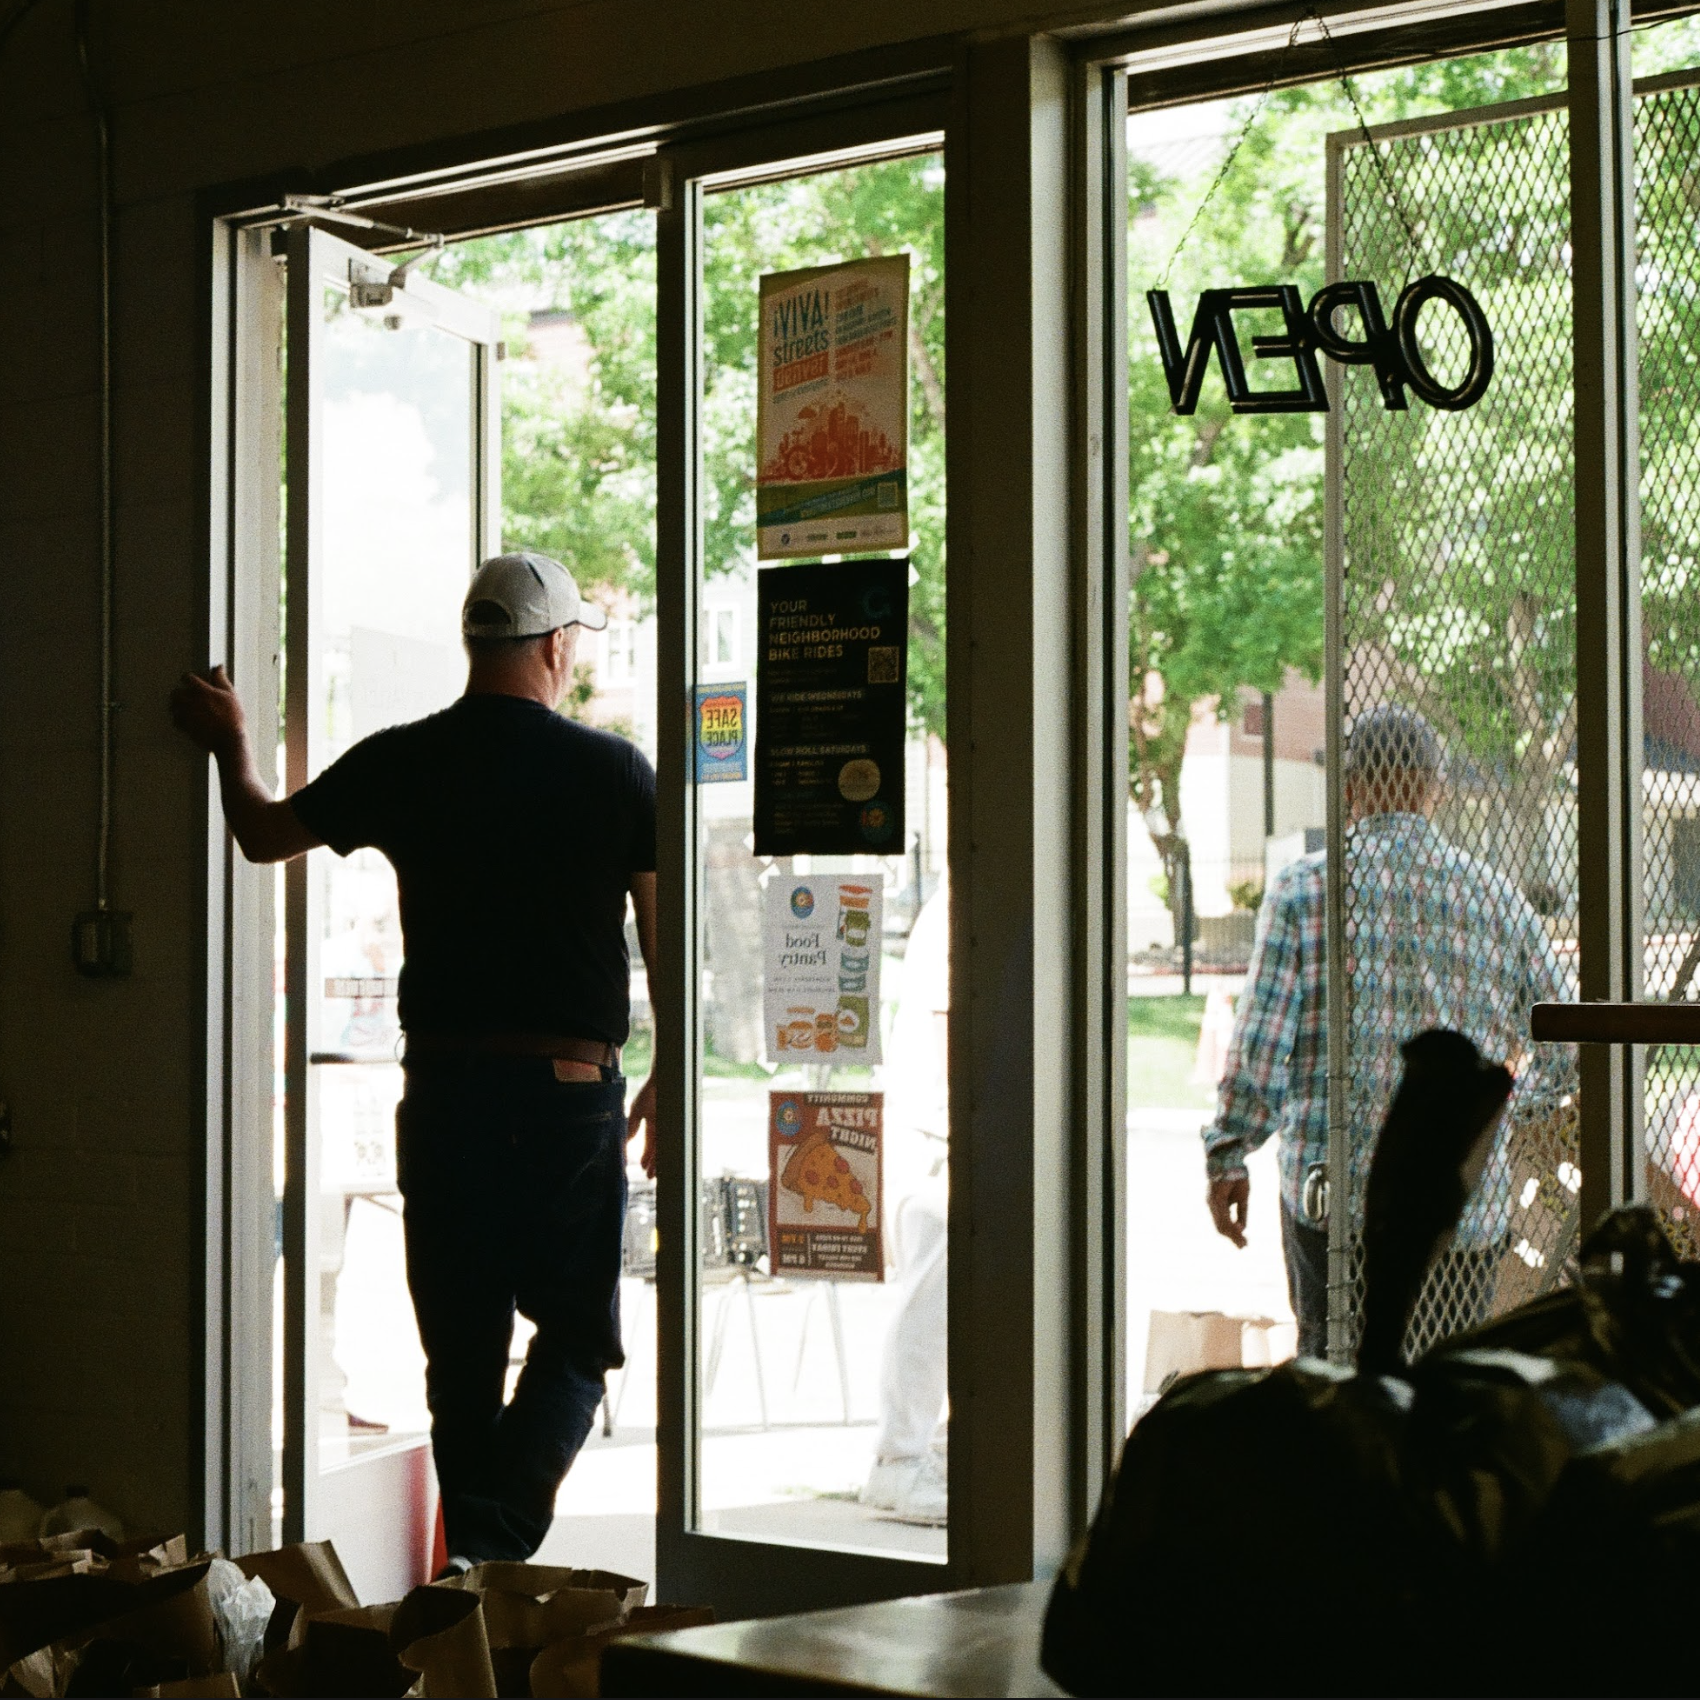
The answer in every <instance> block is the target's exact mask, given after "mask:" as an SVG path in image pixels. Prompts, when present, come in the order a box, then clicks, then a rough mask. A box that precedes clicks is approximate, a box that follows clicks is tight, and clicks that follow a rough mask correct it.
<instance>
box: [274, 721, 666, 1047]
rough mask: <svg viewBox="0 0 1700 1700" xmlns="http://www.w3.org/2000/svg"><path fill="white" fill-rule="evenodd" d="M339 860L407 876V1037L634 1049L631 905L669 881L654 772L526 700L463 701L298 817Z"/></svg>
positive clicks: (619, 746) (299, 803) (373, 751)
mask: <svg viewBox="0 0 1700 1700" xmlns="http://www.w3.org/2000/svg"><path fill="white" fill-rule="evenodd" d="M290 801H291V803H292V804H293V805H294V807H295V813H296V815H297V816H298V817H299V818H300V820H301V823H302V825H304V826H305V827H306V828H307V830H308V831H309V832H311V833H313V834H314V835H315V836H316V837H318V838H321V839H323V840H324V842H325V843H326V844H328V845H329V846H330V847H331V849H333V850H334V851H336V853H337V854H338V855H339V856H346V855H347V854H348V853H349V852H350V851H351V850H356V849H359V848H361V847H362V846H365V845H372V846H373V847H375V848H376V849H379V850H381V851H382V852H383V853H384V855H385V856H387V857H388V858H389V860H390V862H391V863H392V864H393V865H394V867H395V871H396V883H397V885H398V887H399V888H400V895H401V933H402V950H403V957H404V963H403V967H402V971H401V988H400V1016H401V1024H402V1026H403V1027H404V1028H405V1029H406V1030H407V1031H408V1032H409V1033H433V1034H490V1033H502V1034H527V1035H539V1036H545V1037H562V1036H565V1037H570V1038H579V1039H605V1040H607V1041H608V1042H609V1043H611V1044H615V1045H623V1044H624V1043H625V1042H626V1036H627V1030H628V1027H629V1026H630V1021H631V995H630V987H631V963H630V960H629V958H628V956H627V952H626V932H625V917H626V893H627V891H628V890H629V888H630V886H631V877H632V875H633V874H634V873H645V872H648V871H650V870H652V869H653V868H654V867H655V770H654V769H653V768H652V767H651V766H650V765H649V763H648V761H646V760H645V759H644V756H643V754H642V752H641V751H639V750H637V749H635V748H634V747H633V746H632V745H631V744H629V743H628V742H627V741H626V740H625V739H624V738H620V737H616V736H615V735H614V734H613V733H612V732H602V731H598V730H596V729H595V728H593V727H589V726H581V725H579V724H578V722H576V721H573V720H567V719H564V718H563V717H562V716H560V715H558V714H556V713H554V712H553V711H551V710H550V709H547V708H545V707H544V706H543V705H542V704H541V703H539V702H533V701H530V700H528V699H527V698H524V697H509V696H469V697H462V698H461V699H460V700H459V701H458V702H456V703H454V704H453V705H452V706H450V707H449V708H446V709H444V710H443V711H442V712H441V713H440V714H433V715H429V716H427V718H425V719H424V720H415V721H413V722H411V723H410V724H408V725H406V726H392V727H390V728H389V729H388V730H387V731H383V732H377V733H374V734H373V735H372V736H371V737H370V738H363V739H362V740H361V741H360V742H359V743H358V744H356V745H355V746H354V747H353V749H351V750H349V751H348V752H347V754H345V755H343V756H341V757H339V758H338V759H337V760H336V761H334V762H333V763H332V764H331V765H330V766H329V767H328V768H326V769H325V771H324V772H323V773H321V774H320V775H319V777H318V778H317V779H315V780H313V781H312V783H311V784H308V785H305V786H303V787H302V788H301V789H300V790H299V791H297V792H296V793H295V795H294V796H293V797H292V798H291V799H290Z"/></svg>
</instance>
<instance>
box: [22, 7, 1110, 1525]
mask: <svg viewBox="0 0 1700 1700" xmlns="http://www.w3.org/2000/svg"><path fill="white" fill-rule="evenodd" d="M21 3H22V0H10V3H9V4H7V5H5V6H4V7H3V8H0V28H3V27H4V23H5V21H6V20H7V19H9V18H11V17H12V16H13V15H15V14H16V13H17V12H18V10H19V7H20V4H21ZM1128 9H1129V8H1128V6H1127V5H1126V4H1125V3H1124V4H1123V5H1121V6H1119V7H1118V6H1114V5H1103V4H1099V5H1090V4H1088V5H1075V6H1072V7H1069V8H1067V9H1066V15H1061V16H1059V15H1056V11H1057V9H1055V8H1053V9H1052V12H1051V14H1049V15H1046V14H1045V13H1044V12H1043V9H1042V3H1041V7H1040V8H1037V9H1036V8H1035V6H1034V5H1032V4H1029V3H1026V0H933V3H932V4H929V5H928V6H926V7H916V6H913V5H911V4H907V3H905V0H865V3H864V4H863V5H860V6H855V7H850V6H843V5H839V4H836V3H832V4H829V3H827V0H793V3H792V4H789V5H785V6H776V5H770V4H763V3H761V0H721V3H719V4H716V5H713V6H703V5H695V4H685V3H683V0H575V3H564V0H406V3H405V4H404V3H402V0H360V3H350V0H334V3H333V0H281V3H278V4H273V5H266V6H252V7H235V6H231V5H228V4H220V3H217V0H133V3H132V0H123V3H120V0H94V4H93V7H92V26H91V29H92V47H93V58H94V63H95V70H96V75H97V77H98V79H99V81H100V84H101V86H102V88H103V89H104V90H105V91H106V92H107V98H108V100H109V102H110V106H111V110H112V137H113V165H114V171H115V184H116V197H117V201H118V207H119V210H118V215H117V232H116V249H115V257H114V265H115V283H116V298H115V303H114V342H115V350H114V358H115V376H116V395H115V422H114V423H115V439H116V463H115V499H116V506H117V519H116V546H117V586H118V588H117V639H116V657H117V678H116V695H117V698H118V700H119V702H120V704H121V707H120V709H119V713H118V718H117V734H116V736H117V768H116V774H117V781H116V783H117V789H116V825H115V831H114V836H113V854H112V890H113V896H114V901H115V903H116V904H117V905H118V906H119V907H122V908H125V909H130V910H133V911H134V914H135V918H136V919H135V972H134V974H133V975H132V976H131V977H130V978H129V979H128V980H123V981H110V982H101V981H89V980H84V979H81V978H79V977H78V975H77V974H76V972H75V971H74V969H73V967H72V964H71V958H70V949H69V939H70V928H71V921H72V917H73V915H74V914H75V913H76V912H77V911H78V910H79V909H82V908H85V907H87V906H89V905H90V903H91V902H92V900H93V893H94V855H95V830H96V782H97V767H96V744H97V732H98V710H97V696H98V690H97V680H98V672H97V638H98V619H97V616H98V608H99V573H98V558H99V550H98V538H99V512H98V501H99V483H98V420H99V396H98V371H99V362H98V350H99V343H98V328H97V327H98V313H97V309H98V289H97V269H96V256H97V230H98V225H97V222H96V221H97V207H96V195H95V152H94V144H93V138H92V132H91V127H90V122H89V118H88V115H87V111H86V107H85V97H84V93H83V90H82V86H81V83H80V81H79V78H78V74H77V62H76V53H75V46H74V38H73V33H72V0H39V3H38V4H36V5H35V6H34V7H33V8H31V9H29V10H28V13H27V16H25V17H24V18H23V20H22V22H21V23H20V24H19V25H18V27H17V28H16V29H15V30H13V31H12V32H11V33H10V34H9V35H8V36H7V38H6V39H5V41H4V43H3V44H0V1097H4V1098H5V1099H6V1100H7V1101H8V1102H9V1103H10V1104H11V1106H12V1113H13V1121H14V1128H15V1139H14V1149H13V1151H12V1154H11V1155H10V1157H8V1158H5V1159H0V1473H4V1474H17V1475H20V1476H21V1477H22V1478H23V1480H24V1482H25V1484H26V1485H27V1486H28V1487H30V1488H31V1489H32V1490H33V1491H34V1492H35V1493H36V1494H37V1495H38V1496H41V1497H43V1498H46V1497H49V1496H52V1495H54V1494H56V1493H57V1492H58V1490H59V1489H60V1487H61V1486H62V1485H63V1484H64V1483H66V1482H67V1481H69V1480H72V1479H75V1480H78V1481H86V1482H87V1483H88V1484H89V1485H90V1486H91V1487H92V1488H93V1489H94V1491H95V1492H96V1494H97V1495H98V1496H100V1497H102V1498H104V1499H105V1500H107V1501H108V1502H110V1503H111V1504H112V1506H113V1507H114V1508H115V1509H116V1510H117V1511H118V1512H119V1513H120V1514H121V1515H122V1516H124V1517H125V1519H126V1520H127V1521H129V1522H131V1523H132V1524H136V1525H142V1526H146V1527H149V1528H156V1529H166V1530H174V1529H178V1528H185V1527H186V1528H189V1529H190V1530H191V1531H194V1530H198V1528H199V1527H200V1516H201V1507H200V1495H201V1489H200V1485H199V1482H200V1463H199V1460H200V1451H201V1442H202V1437H201V1435H200V1432H199V1425H200V1422H201V1411H202V1409H203V1398H204V1388H203V1385H202V1374H203V1372H202V1357H201V1350H202V1327H203V1301H202V1297H201V1256H202V1252H201V1248H202V1244H203V1240H204V1222H205V1212H204V1179H203V1166H204V1165H203V1159H202V1151H203V1146H204V1140H205V1109H204V1103H205V1088H204V1082H205V1073H204V1068H205V1065H204V1058H203V1047H204V1035H205V1023H204V998H205V988H204V984H203V963H204V960H205V938H204V931H205V923H204V917H205V877H206V870H205V858H204V850H203V846H204V844H205V836H204V834H205V821H204V809H205V799H206V790H205V775H204V771H203V767H202V764H201V762H200V761H199V760H197V759H196V758H195V757H194V756H193V754H192V752H190V751H189V750H188V749H187V748H186V747H184V746H183V745H182V744H181V743H180V742H179V741H178V740H177V739H176V738H175V736H174V735H173V733H172V731H171V728H170V726H169V724H168V722H167V719H166V712H165V698H166V693H167V691H168V690H169V688H170V685H171V683H172V681H173V679H174V678H175V676H176V675H177V673H178V672H180V671H181V670H182V669H183V668H185V667H189V666H195V665H201V664H203V663H204V661H205V659H206V648H207V645H206V629H207V578H208V567H207V559H206V550H205V544H206V537H205V519H204V496H203V492H204V488H205V485H204V475H205V474H204V467H203V465H202V464H201V454H202V442H203V423H202V411H201V410H202V409H203V407H204V405H205V402H204V396H203V393H202V383H201V379H200V376H199V374H200V373H201V372H202V370H203V364H204V361H205V358H206V349H207V346H208V339H209V334H210V333H209V327H208V325H207V324H206V323H205V322H204V320H203V314H204V311H205V306H204V303H205V295H204V291H203V288H202V281H203V280H202V268H203V266H204V264H205V254H206V248H205V230H204V228H203V226H202V224H201V221H200V213H199V212H198V208H199V206H200V205H201V204H202V202H201V200H200V197H201V196H202V195H203V193H204V192H206V191H210V190H213V189H216V188H217V187H219V186H221V185H227V184H232V183H237V182H243V181H247V180H250V179H259V178H269V179H271V180H273V181H276V182H278V183H280V184H283V183H287V184H289V185H290V186H314V187H321V188H323V187H334V186H336V184H335V182H334V180H333V179H334V173H333V174H330V175H329V176H327V168H328V167H330V165H331V164H332V162H335V161H338V160H349V159H355V158H373V157H376V156H379V155H384V154H387V153H389V152H390V151H391V150H407V149H418V148H425V147H430V146H436V147H437V148H438V152H439V157H440V159H441V161H442V162H443V163H447V162H448V161H449V160H450V159H453V158H457V157H458V158H461V159H464V160H467V161H472V160H475V159H477V158H479V157H484V156H487V155H488V154H490V153H491V152H493V151H494V150H495V145H496V144H495V142H494V140H493V138H495V137H497V136H499V135H506V136H507V137H509V138H511V136H512V134H513V133H514V132H515V131H516V128H522V127H525V126H542V127H545V128H546V127H547V126H549V125H551V124H553V123H556V122H558V121H560V120H561V119H562V118H563V117H564V116H565V115H569V114H572V113H574V112H578V111H584V110H589V109H595V108H601V107H604V106H610V105H613V104H616V103H620V102H644V101H647V100H651V99H656V98H659V97H661V96H663V95H665V94H666V93H667V92H668V91H674V90H680V89H686V88H691V87H695V86H700V85H709V84H715V83H719V82H722V81H724V80H727V79H734V78H756V79H759V77H760V76H761V75H762V74H763V73H766V72H771V71H776V70H778V69H780V68H782V67H786V66H789V65H800V64H806V63H810V62H813V61H817V60H823V59H829V58H831V57H833V56H835V55H838V54H843V53H850V52H853V51H856V50H859V49H863V48H869V47H878V46H884V45H893V44H899V43H902V42H904V41H907V40H912V39H915V38H917V37H921V36H940V35H954V34H958V33H965V32H969V31H975V32H988V31H989V32H1008V31H1021V30H1026V29H1030V28H1036V27H1041V26H1042V25H1045V24H1048V23H1062V22H1076V21H1082V20H1083V19H1086V18H1092V17H1098V16H1104V15H1109V14H1113V13H1114V12H1116V11H1126V10H1128ZM750 87H751V90H752V92H753V91H755V90H758V89H759V87H760V85H759V81H757V82H755V83H752V84H751V85H750ZM535 133H537V134H541V132H535ZM478 138H485V140H484V141H482V142H481V141H480V140H478ZM504 145H511V140H510V141H509V142H508V143H505V144H504ZM255 1136H256V1137H265V1136H266V1135H265V1132H264V1130H257V1131H256V1134H255Z"/></svg>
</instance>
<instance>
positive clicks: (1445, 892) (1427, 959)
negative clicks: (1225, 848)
mask: <svg viewBox="0 0 1700 1700" xmlns="http://www.w3.org/2000/svg"><path fill="white" fill-rule="evenodd" d="M1346 860H1347V869H1348V874H1347V887H1346V894H1345V916H1346V950H1345V957H1346V976H1347V983H1348V986H1349V989H1350V990H1349V997H1350V1007H1351V1015H1352V1030H1351V1035H1350V1040H1349V1045H1348V1052H1347V1076H1348V1080H1349V1082H1350V1085H1349V1104H1348V1115H1347V1125H1348V1137H1349V1140H1350V1148H1349V1150H1350V1173H1351V1178H1352V1194H1353V1198H1354V1200H1356V1199H1358V1198H1360V1197H1361V1196H1362V1186H1363V1181H1364V1179H1365V1177H1366V1175H1367V1169H1368V1157H1369V1154H1370V1152H1371V1151H1372V1149H1373V1147H1374V1140H1375V1136H1376V1134H1377V1132H1378V1131H1379V1129H1380V1127H1381V1122H1382V1119H1383V1117H1384V1116H1385V1115H1386V1112H1387V1106H1388V1103H1389V1102H1390V1101H1391V1099H1392V1096H1393V1093H1394V1091H1395V1090H1396V1089H1397V1087H1398V1084H1399V1075H1400V1069H1401V1059H1400V1056H1399V1047H1400V1045H1401V1044H1402V1043H1403V1042H1404V1041H1405V1040H1406V1039H1409V1038H1412V1037H1413V1036H1415V1035H1416V1034H1418V1033H1422V1032H1425V1031H1427V1030H1428V1029H1429V1028H1431V1027H1449V1028H1452V1029H1453V1030H1454V1031H1456V1032H1459V1033H1463V1034H1465V1035H1466V1036H1467V1037H1469V1038H1470V1039H1471V1040H1473V1041H1474V1042H1475V1044H1476V1046H1477V1048H1478V1049H1479V1050H1480V1051H1481V1052H1482V1054H1483V1056H1484V1057H1486V1058H1488V1059H1489V1060H1491V1061H1495V1062H1504V1063H1506V1064H1507V1065H1508V1066H1509V1067H1510V1068H1511V1069H1512V1070H1513V1072H1514V1073H1516V1074H1517V1076H1518V1081H1517V1088H1516V1092H1515V1094H1514V1096H1513V1100H1512V1104H1513V1108H1512V1112H1511V1114H1510V1115H1508V1116H1507V1117H1506V1120H1505V1122H1504V1123H1503V1124H1502V1129H1503V1128H1505V1127H1509V1126H1510V1124H1511V1122H1512V1120H1513V1118H1514V1117H1518V1116H1522V1115H1533V1114H1544V1113H1550V1112H1551V1111H1552V1110H1553V1109H1556V1108H1557V1106H1558V1103H1559V1102H1560V1100H1561V1099H1562V1097H1563V1096H1564V1094H1566V1093H1568V1092H1570V1091H1572V1090H1574V1071H1575V1055H1574V1047H1572V1046H1569V1045H1551V1044H1542V1045H1533V1044H1531V1043H1530V1041H1529V1036H1528V1035H1529V1007H1530V1005H1531V1004H1534V1003H1538V1002H1545V1001H1551V1000H1559V999H1565V998H1568V997H1570V996H1572V995H1573V993H1572V992H1571V990H1570V987H1569V983H1568V976H1567V975H1566V973H1565V971H1564V969H1563V968H1562V967H1561V966H1560V964H1559V961H1558V958H1557V956H1556V955H1555V953H1554V951H1553V948H1552V944H1551V941H1550V940H1549V939H1548V937H1547V932H1546V928H1545V927H1544V926H1543V925H1542V924H1541V920H1540V917H1539V916H1538V915H1536V914H1535V912H1534V910H1533V909H1531V908H1530V907H1529V904H1528V902H1527V901H1526V900H1525V899H1524V898H1523V896H1522V895H1521V894H1520V893H1519V892H1518V891H1517V890H1516V888H1515V887H1514V886H1513V885H1512V884H1511V883H1510V882H1509V881H1508V880H1505V879H1502V878H1500V877H1499V876H1498V875H1497V874H1494V873H1491V872H1490V871H1489V870H1488V869H1486V868H1485V867H1483V866H1482V864H1481V863H1479V862H1478V861H1476V860H1475V859H1474V858H1473V857H1471V856H1468V855H1466V854H1465V853H1464V852H1463V851H1462V850H1459V849H1457V848H1455V847H1454V846H1453V845H1451V844H1449V843H1447V841H1446V840H1445V839H1444V838H1442V837H1441V835H1440V834H1439V833H1438V832H1436V831H1435V829H1434V828H1433V827H1432V826H1431V825H1430V824H1429V823H1428V821H1427V820H1425V819H1424V818H1423V817H1422V816H1421V815H1414V814H1386V815H1372V816H1369V817H1367V818H1366V819H1364V820H1361V821H1359V822H1357V823H1355V824H1354V825H1353V826H1352V827H1351V829H1350V832H1349V836H1348V838H1347V844H1346ZM1326 914H1327V889H1326V872H1325V858H1324V853H1323V852H1320V851H1319V852H1317V853H1316V854H1314V855H1310V856H1304V857H1301V858H1300V859H1299V860H1298V861H1296V862H1292V863H1290V864H1289V865H1288V866H1287V867H1285V868H1283V869H1282V870H1281V872H1280V873H1279V874H1277V875H1276V876H1275V878H1274V879H1273V880H1272V881H1271V882H1270V886H1269V891H1268V893H1267V895H1266V896H1265V898H1264V901H1263V909H1262V912H1261V914H1260V915H1259V917H1258V926H1257V942H1256V944H1255V945H1254V946H1253V949H1252V956H1251V966H1250V970H1249V972H1248V973H1247V976H1246V984H1245V990H1244V992H1243V993H1242V994H1241V996H1240V1000H1239V1008H1238V1010H1237V1011H1236V1013H1235V1017H1234V1034H1233V1039H1232V1042H1231V1044H1230V1046H1229V1049H1228V1062H1227V1070H1226V1073H1225V1074H1224V1075H1223V1077H1222V1084H1221V1088H1220V1092H1219V1095H1218V1099H1217V1107H1216V1119H1215V1120H1214V1121H1213V1122H1212V1123H1211V1124H1210V1125H1209V1126H1208V1127H1206V1128H1205V1129H1204V1148H1205V1163H1206V1167H1207V1168H1208V1170H1209V1173H1210V1175H1211V1176H1212V1177H1213V1178H1214V1177H1220V1176H1226V1175H1233V1174H1238V1173H1243V1172H1244V1169H1245V1159H1246V1154H1247V1153H1248V1152H1250V1151H1255V1150H1256V1149H1257V1148H1258V1147H1259V1146H1260V1145H1262V1144H1263V1142H1264V1141H1265V1140H1267V1139H1268V1138H1270V1136H1271V1135H1277V1136H1278V1137H1279V1140H1280V1145H1279V1148H1278V1151H1277V1156H1278V1160H1279V1165H1280V1173H1281V1196H1282V1199H1283V1201H1284V1202H1285V1204H1286V1207H1287V1209H1288V1210H1290V1211H1291V1212H1292V1213H1293V1215H1294V1216H1295V1217H1297V1218H1298V1220H1299V1221H1301V1222H1303V1221H1305V1220H1306V1217H1305V1213H1304V1208H1303V1197H1304V1186H1305V1176H1306V1175H1307V1174H1308V1173H1309V1172H1310V1170H1311V1169H1312V1168H1313V1167H1315V1166H1316V1165H1318V1164H1323V1163H1326V1161H1327V1158H1328V1008H1327V990H1326V977H1325V976H1326V964H1327V941H1326V935H1325V921H1326ZM1503 1138H1504V1134H1503V1131H1502V1133H1501V1140H1502V1141H1503ZM1507 1183H1508V1176H1507V1175H1506V1173H1505V1165H1504V1164H1502V1163H1490V1165H1489V1168H1488V1171H1487V1174H1486V1175H1485V1176H1484V1177H1483V1180H1482V1183H1481V1185H1480V1186H1479V1187H1478V1189H1477V1191H1476V1193H1475V1195H1474V1197H1473V1198H1472V1199H1471V1202H1470V1204H1469V1206H1468V1207H1467V1208H1466V1210H1465V1213H1464V1217H1463V1220H1462V1221H1461V1222H1460V1224H1459V1229H1458V1237H1459V1240H1460V1242H1462V1243H1464V1244H1476V1245H1480V1244H1488V1243H1492V1242H1494V1241H1496V1240H1497V1239H1499V1238H1501V1237H1503V1235H1504V1232H1505V1229H1506V1226H1507V1223H1508V1220H1509V1203H1510V1201H1509V1198H1508V1196H1507ZM1354 1213H1355V1212H1354Z"/></svg>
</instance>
